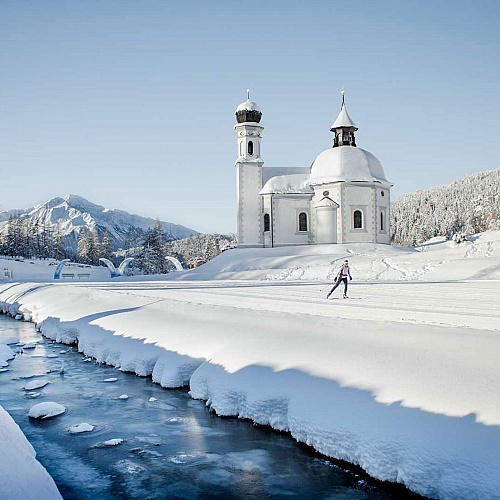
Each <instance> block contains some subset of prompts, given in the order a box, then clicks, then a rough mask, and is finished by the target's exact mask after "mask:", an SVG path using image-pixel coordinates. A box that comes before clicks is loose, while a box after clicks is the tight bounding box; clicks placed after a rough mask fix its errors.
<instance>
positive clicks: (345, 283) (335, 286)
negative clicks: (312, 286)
mask: <svg viewBox="0 0 500 500" xmlns="http://www.w3.org/2000/svg"><path fill="white" fill-rule="evenodd" d="M342 281H343V282H344V295H347V278H340V279H339V280H337V283H335V285H333V288H332V289H331V290H330V293H329V294H328V295H331V294H332V293H333V292H334V290H335V289H336V288H337V287H338V286H339V285H340V283H342ZM323 293H324V292H323Z"/></svg>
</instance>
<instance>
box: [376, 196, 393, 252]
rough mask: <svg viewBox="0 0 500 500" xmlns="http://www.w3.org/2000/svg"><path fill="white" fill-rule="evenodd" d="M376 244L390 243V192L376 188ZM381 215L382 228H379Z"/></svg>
mask: <svg viewBox="0 0 500 500" xmlns="http://www.w3.org/2000/svg"><path fill="white" fill-rule="evenodd" d="M376 191H377V195H376V196H377V216H376V217H377V240H376V241H377V243H386V244H389V243H390V238H391V231H390V220H391V219H390V206H391V192H390V190H389V189H387V188H377V189H376ZM381 215H382V217H383V227H381Z"/></svg>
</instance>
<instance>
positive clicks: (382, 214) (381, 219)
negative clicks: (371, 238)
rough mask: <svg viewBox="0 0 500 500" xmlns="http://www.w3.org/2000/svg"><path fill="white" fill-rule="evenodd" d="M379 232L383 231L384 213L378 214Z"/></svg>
mask: <svg viewBox="0 0 500 500" xmlns="http://www.w3.org/2000/svg"><path fill="white" fill-rule="evenodd" d="M380 230H381V231H384V212H380Z"/></svg>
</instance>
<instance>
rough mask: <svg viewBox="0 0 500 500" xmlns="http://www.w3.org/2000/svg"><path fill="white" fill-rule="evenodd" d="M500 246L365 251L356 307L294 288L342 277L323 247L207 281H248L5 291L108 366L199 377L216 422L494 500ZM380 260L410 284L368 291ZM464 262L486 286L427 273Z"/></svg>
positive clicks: (199, 393) (4, 304) (390, 475)
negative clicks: (249, 425) (287, 436)
mask: <svg viewBox="0 0 500 500" xmlns="http://www.w3.org/2000/svg"><path fill="white" fill-rule="evenodd" d="M497 237H498V233H491V234H489V235H482V236H480V237H478V238H477V239H476V240H475V241H474V242H471V243H469V244H467V245H458V246H457V245H454V246H452V245H450V242H441V241H438V242H431V243H429V245H428V246H426V247H423V248H421V249H419V250H413V251H412V252H408V251H407V250H400V249H395V248H391V247H384V246H375V247H372V248H368V247H366V248H365V249H363V251H361V250H362V249H361V248H360V247H358V253H356V254H350V255H351V256H350V257H349V260H350V262H351V263H352V264H353V266H352V267H353V275H354V278H355V281H353V283H352V284H351V285H350V287H351V288H350V296H351V297H352V298H351V299H350V300H346V301H344V300H342V299H339V298H338V297H339V296H337V297H336V300H333V301H326V300H325V295H326V289H327V288H328V285H326V286H325V283H324V282H323V283H321V282H320V283H318V282H317V281H303V280H298V279H296V280H292V279H290V276H292V275H293V271H292V270H293V269H297V263H301V264H302V268H301V269H302V270H304V272H306V271H307V272H309V273H310V274H309V275H310V276H313V275H314V273H316V272H317V270H318V266H316V264H314V263H317V262H318V255H323V257H321V258H322V259H329V262H330V264H329V267H330V272H331V273H334V272H335V270H336V259H337V257H339V258H340V256H342V257H344V256H345V255H343V254H342V251H344V250H345V249H344V250H342V249H340V248H337V247H335V248H332V246H324V247H321V248H320V249H316V250H315V252H316V253H315V254H314V255H313V254H311V252H312V250H311V249H303V248H299V249H297V248H296V249H270V250H276V252H274V253H272V252H267V251H262V256H263V257H262V258H261V259H258V255H259V252H258V251H257V250H251V252H252V255H254V261H253V262H252V263H251V264H249V262H248V261H245V262H244V263H243V262H241V260H240V262H239V263H238V262H237V258H236V256H237V255H240V256H241V255H242V254H237V253H234V252H233V253H231V252H226V253H227V254H228V255H225V254H223V255H222V256H221V257H219V258H218V259H215V261H212V263H211V266H212V267H209V271H206V272H205V274H206V275H208V274H210V273H212V274H213V275H217V276H220V275H222V274H224V273H228V272H232V273H238V274H239V275H241V277H246V279H245V280H241V281H230V280H223V281H215V280H210V281H208V280H205V281H168V280H167V281H148V282H138V281H128V282H127V281H125V280H121V281H115V282H113V283H101V284H99V283H95V284H87V285H86V286H81V285H67V284H50V285H44V286H41V285H37V284H32V283H31V284H30V283H24V284H17V285H9V286H0V309H3V310H4V311H9V312H10V313H11V314H18V313H22V314H24V315H25V316H29V317H31V318H32V320H33V321H34V322H36V324H37V327H38V328H39V329H40V330H41V331H42V332H43V334H44V335H46V336H47V337H49V338H51V339H54V340H58V341H61V342H66V343H77V344H78V349H79V350H80V351H81V352H84V353H85V354H86V355H88V356H92V357H94V358H95V359H96V360H98V361H99V362H105V363H108V364H110V365H113V366H116V367H117V368H119V369H121V370H124V371H130V372H134V373H136V374H138V375H141V376H148V375H150V376H152V377H153V380H154V381H156V382H158V383H160V384H161V385H162V386H164V387H178V386H181V385H185V384H186V383H189V385H190V390H191V395H192V397H194V398H200V399H204V400H206V401H207V405H209V406H211V407H212V408H213V409H214V410H215V411H216V412H217V413H218V414H220V415H238V416H239V417H241V418H249V419H252V420H253V421H255V422H258V423H260V424H265V425H270V426H272V427H273V428H275V429H279V430H284V431H288V432H290V433H291V435H292V436H293V437H294V438H295V439H297V440H298V441H301V442H305V443H307V444H309V445H311V446H313V447H314V448H315V449H317V450H318V451H320V452H322V453H324V454H325V455H328V456H331V457H335V458H340V459H343V460H347V461H349V462H352V463H355V464H358V465H360V466H361V467H363V468H364V469H365V470H366V471H367V472H368V473H370V474H371V475H372V476H374V477H376V478H379V479H383V480H389V481H394V482H400V483H404V484H406V485H407V486H408V487H409V488H410V489H412V490H413V491H416V492H418V493H421V494H423V495H427V496H429V497H433V498H441V499H458V498H471V499H473V498H477V499H482V498H488V499H494V498H500V494H499V492H500V476H499V474H498V471H499V470H500V454H499V453H498V450H499V449H500V406H499V403H498V402H499V401H500V386H499V383H498V382H499V380H500V365H499V363H498V352H499V350H500V333H499V332H500V330H499V329H500V311H498V296H500V281H498V279H495V278H496V274H497V273H498V268H499V256H498V250H497V249H496V248H497V245H496V242H497V241H498V239H500V238H497ZM495 238H497V239H495ZM351 250H352V249H351ZM236 252H238V251H236ZM329 252H330V255H329ZM335 252H337V253H335ZM339 252H340V253H339ZM245 253H246V252H245ZM332 255H333V257H332ZM332 262H333V263H334V264H332ZM439 262H441V263H442V264H440V265H437V263H439ZM217 263H218V266H219V267H218V270H217V269H216V264H217ZM377 263H385V266H386V267H385V269H386V271H382V273H387V274H389V273H391V275H394V274H397V273H399V274H398V276H399V277H400V278H401V279H395V280H386V281H384V280H383V279H380V280H378V281H375V282H370V281H365V282H359V281H357V280H359V277H363V276H369V275H370V273H372V274H373V273H376V272H379V271H378V270H377V269H378V268H377V265H378V264H377ZM432 263H434V264H436V266H435V267H432ZM464 263H465V264H467V265H466V266H464ZM313 264H314V265H313ZM389 264H390V266H389ZM324 265H325V266H326V264H324ZM224 266H225V267H224ZM426 266H427V267H426ZM202 267H204V266H202ZM228 267H231V268H232V269H233V270H232V271H228V270H227V269H228ZM245 267H246V268H248V267H254V268H257V267H259V270H258V272H259V273H262V274H263V275H267V276H269V273H270V272H271V271H270V270H273V271H272V273H274V274H273V276H274V278H273V279H267V280H265V281H252V280H250V279H249V277H251V276H254V272H255V270H254V271H244V270H243V268H245ZM465 268H466V269H467V271H466V273H467V275H468V276H473V277H474V278H475V279H474V280H472V279H471V280H467V281H462V282H453V281H451V280H450V279H447V280H446V281H445V280H442V281H433V280H431V279H428V278H429V277H430V276H434V277H437V276H439V275H440V274H441V273H443V272H444V274H446V275H448V276H450V274H451V275H458V274H459V272H461V273H462V275H463V274H464V269H465ZM325 270H326V267H325V268H324V269H322V270H321V272H324V271H325ZM390 270H392V271H390ZM443 270H444V271H443ZM424 271H425V272H424ZM203 272H204V271H202V268H200V269H199V271H198V273H199V274H198V277H199V279H200V280H201V277H202V276H203ZM272 273H271V274H272ZM186 275H187V273H186ZM302 276H304V274H302ZM316 276H317V274H316ZM412 276H413V277H414V279H413V280H410V278H411V277H412ZM479 278H480V279H479ZM492 278H494V279H492Z"/></svg>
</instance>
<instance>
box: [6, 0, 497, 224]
mask: <svg viewBox="0 0 500 500" xmlns="http://www.w3.org/2000/svg"><path fill="white" fill-rule="evenodd" d="M499 23H500V2H497V1H489V2H488V1H481V0H479V1H476V2H470V1H468V2H460V1H455V2H449V1H428V0H419V1H418V2H410V1H370V2H368V1H366V2H365V1H349V2H345V1H342V2H341V1H336V0H328V1H314V0H313V1H310V2H304V1H300V2H299V1H293V0H291V1H285V0H283V1H270V0H267V1H246V2H234V1H231V2H229V1H227V2H226V1H219V2H209V1H205V2H197V1H164V0H142V1H139V0H134V1H129V0H116V1H115V0H100V1H92V0H85V1H83V0H73V1H71V2H68V1H67V0H64V1H58V0H47V1H40V0H35V1H30V0H22V1H19V0H2V2H1V3H0V70H1V71H0V168H1V172H2V182H1V186H2V187H1V189H0V205H1V207H2V208H3V209H4V210H8V209H12V208H25V207H29V206H32V205H35V204H38V203H43V202H45V201H47V200H48V199H50V198H52V197H54V196H62V195H65V194H68V193H72V194H78V195H81V196H83V197H85V198H88V199H89V200H91V201H93V202H96V203H99V204H102V205H104V206H106V207H108V208H120V209H123V210H127V211H129V212H132V213H138V214H140V215H144V216H150V217H153V218H156V217H159V218H160V219H162V220H166V221H171V222H176V223H180V224H183V225H186V226H188V227H191V228H193V229H196V230H198V231H202V232H215V231H217V232H229V231H234V230H235V225H236V224H235V204H236V195H235V182H236V181H235V171H234V161H235V159H236V136H235V133H234V131H233V125H234V122H235V118H234V110H235V108H236V106H237V105H238V104H239V103H240V102H242V101H244V100H245V98H246V94H245V90H246V89H247V88H250V89H251V97H252V100H255V101H256V102H257V103H258V104H259V105H260V106H261V109H262V112H263V118H262V124H263V125H264V127H265V130H264V136H263V142H262V157H263V159H264V161H265V165H267V166H308V165H310V164H311V163H312V162H313V160H314V158H315V157H316V156H317V155H318V154H319V153H320V152H321V151H323V150H324V149H327V148H328V147H330V146H331V142H332V134H331V132H329V128H330V125H331V123H332V122H333V120H334V119H335V117H336V116H337V114H338V111H339V109H340V103H341V96H340V89H341V88H342V85H344V86H345V89H346V103H347V108H348V110H349V114H350V115H351V116H352V118H353V119H354V121H355V122H356V123H357V124H358V126H359V131H358V133H357V144H358V146H359V147H362V148H364V149H367V150H368V151H370V152H372V153H373V154H375V155H376V156H377V157H378V158H379V159H380V160H381V162H382V164H383V165H384V168H385V172H386V176H387V178H388V179H389V180H390V181H392V182H393V183H394V188H393V199H394V198H397V197H398V196H400V195H401V194H404V193H407V192H411V191H414V190H416V189H422V188H427V187H431V186H435V185H439V184H447V183H449V182H452V181H454V180H457V179H459V178H461V177H463V176H465V175H468V174H471V173H474V172H478V171H481V170H488V169H492V168H496V167H497V166H499V165H500V154H499V150H500V148H499V137H500V120H499V116H500V92H499V91H498V88H499V81H500V64H499V61H500V35H499V30H498V26H499Z"/></svg>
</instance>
